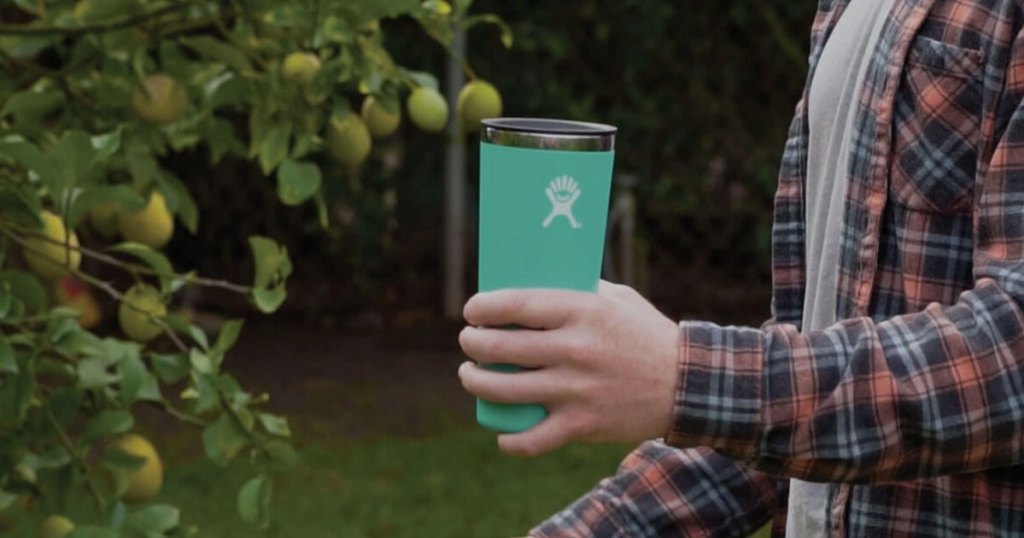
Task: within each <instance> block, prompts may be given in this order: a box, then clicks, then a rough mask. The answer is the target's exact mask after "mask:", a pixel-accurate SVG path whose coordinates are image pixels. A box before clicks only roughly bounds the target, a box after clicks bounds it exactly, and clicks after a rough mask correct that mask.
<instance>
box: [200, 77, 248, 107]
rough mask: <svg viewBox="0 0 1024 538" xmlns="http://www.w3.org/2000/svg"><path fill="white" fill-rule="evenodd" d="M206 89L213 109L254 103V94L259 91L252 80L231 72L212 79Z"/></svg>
mask: <svg viewBox="0 0 1024 538" xmlns="http://www.w3.org/2000/svg"><path fill="white" fill-rule="evenodd" d="M204 90H205V91H206V95H207V97H208V98H209V102H210V108H211V109H212V110H217V109H219V108H223V107H233V106H235V105H250V104H252V103H253V95H254V94H256V93H257V92H256V89H255V88H254V84H253V82H252V81H251V80H249V79H247V78H245V77H240V76H237V75H235V74H234V73H231V72H227V73H224V74H223V75H221V76H219V77H217V78H215V79H213V80H211V81H210V83H209V84H207V85H206V87H205V88H204Z"/></svg>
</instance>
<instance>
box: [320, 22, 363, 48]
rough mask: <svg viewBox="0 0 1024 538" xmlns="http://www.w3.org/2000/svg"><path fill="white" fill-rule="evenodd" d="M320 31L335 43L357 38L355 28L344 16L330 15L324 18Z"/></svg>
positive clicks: (347, 41)
mask: <svg viewBox="0 0 1024 538" xmlns="http://www.w3.org/2000/svg"><path fill="white" fill-rule="evenodd" d="M320 31H321V32H322V33H323V36H324V39H326V40H328V41H333V42H335V43H351V42H352V41H353V39H354V38H355V30H354V29H353V28H352V26H351V25H349V23H348V21H346V20H345V19H344V18H342V17H338V16H335V15H329V16H328V17H326V18H325V19H324V23H323V26H322V27H321V29H320Z"/></svg>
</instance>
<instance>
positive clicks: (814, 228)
mask: <svg viewBox="0 0 1024 538" xmlns="http://www.w3.org/2000/svg"><path fill="white" fill-rule="evenodd" d="M894 1H895V0H851V2H850V4H849V5H848V6H847V7H846V9H845V11H844V12H843V13H842V15H841V16H840V18H839V22H838V23H836V26H835V28H834V29H833V30H832V34H831V35H830V36H829V37H828V40H827V41H826V42H825V48H824V49H823V50H822V53H821V59H820V60H819V62H818V66H817V68H816V70H815V72H814V77H813V79H812V80H811V88H810V92H809V95H808V101H807V107H808V109H807V118H808V124H809V127H810V135H809V139H808V150H807V152H808V153H807V183H806V188H805V191H804V192H805V196H806V206H805V207H806V211H807V213H806V215H805V217H806V236H805V241H806V243H805V252H806V264H807V265H806V270H807V281H806V282H807V290H806V294H805V297H804V310H803V330H804V331H815V330H820V329H824V328H825V327H828V326H829V325H832V324H834V323H835V322H836V321H837V320H836V281H837V279H838V274H839V244H840V241H841V234H842V223H843V208H844V205H845V201H846V188H847V175H848V167H849V158H850V151H851V149H852V148H851V142H852V140H851V139H852V136H853V127H854V121H855V119H856V118H855V114H856V109H857V107H856V103H857V99H858V98H859V97H860V94H861V88H862V87H863V86H864V77H865V75H866V73H867V69H868V65H869V64H870V62H871V58H872V55H873V53H874V51H875V47H876V45H877V44H878V38H879V36H880V35H881V33H882V28H883V26H884V24H885V21H886V19H887V18H888V17H887V15H888V14H889V12H890V11H891V10H892V5H893V3H894ZM828 497H829V485H828V484H815V483H810V482H804V481H802V480H796V479H793V480H791V481H790V492H789V515H788V519H787V527H786V536H787V538H813V537H816V536H826V535H827V534H828V526H827V521H828V519H827V513H826V511H827V503H828Z"/></svg>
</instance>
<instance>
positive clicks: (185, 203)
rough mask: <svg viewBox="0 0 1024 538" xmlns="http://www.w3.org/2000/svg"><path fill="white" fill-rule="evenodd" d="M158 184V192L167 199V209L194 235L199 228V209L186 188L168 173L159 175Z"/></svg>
mask: <svg viewBox="0 0 1024 538" xmlns="http://www.w3.org/2000/svg"><path fill="white" fill-rule="evenodd" d="M158 182H159V184H160V186H161V188H160V191H161V192H162V193H163V194H164V197H165V198H167V208H168V209H170V210H171V211H172V212H173V213H174V214H175V215H177V216H178V218H179V219H181V222H182V224H184V225H185V228H186V229H187V230H188V231H189V232H190V233H192V234H193V235H195V233H196V230H197V229H198V227H199V207H198V206H197V205H196V201H195V199H194V198H193V197H192V193H191V192H189V190H188V187H187V186H186V185H185V184H184V183H182V181H181V180H180V179H178V178H177V177H175V176H174V175H172V174H170V173H164V174H160V175H159V176H158Z"/></svg>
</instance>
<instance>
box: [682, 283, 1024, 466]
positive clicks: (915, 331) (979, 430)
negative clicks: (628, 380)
mask: <svg viewBox="0 0 1024 538" xmlns="http://www.w3.org/2000/svg"><path fill="white" fill-rule="evenodd" d="M681 327H682V330H681V339H680V349H681V351H680V382H679V386H678V391H677V398H676V409H675V418H674V424H673V426H672V428H671V431H670V433H669V435H668V436H667V438H666V440H667V441H668V442H669V443H671V444H673V445H675V446H680V447H687V446H701V445H708V446H713V447H715V448H716V449H719V450H720V451H722V452H723V453H725V454H728V455H730V456H732V457H734V458H738V459H740V460H742V461H746V462H748V463H749V464H750V465H751V466H752V467H754V468H756V469H758V470H761V471H765V472H768V473H771V474H773V475H782V476H792V477H799V478H805V479H810V480H821V481H850V482H868V481H871V482H881V481H893V480H906V479H913V478H927V477H933V476H941V475H946V474H950V473H959V472H970V471H976V470H980V469H986V468H993V467H1001V466H1007V465H1013V464H1018V463H1021V462H1022V461H1024V392H1022V391H1020V390H1012V387H1024V360H1019V358H1020V357H1024V324H1022V322H1021V313H1020V310H1019V308H1018V307H1017V303H1016V301H1014V300H1013V298H1012V297H1011V296H1010V295H1008V294H1007V293H1006V292H1004V291H1003V290H1002V289H1001V288H1000V287H999V286H998V285H996V284H995V283H994V282H993V281H983V282H981V283H979V285H978V286H977V287H976V288H975V289H974V290H972V291H970V292H968V293H965V294H964V295H963V297H962V299H961V300H960V301H959V302H958V303H957V304H956V305H953V306H949V307H945V308H942V307H939V306H938V305H933V306H931V307H929V308H928V309H926V310H925V311H923V312H920V313H917V314H913V315H908V316H902V317H899V318H895V319H892V320H888V321H885V322H881V323H874V322H872V321H871V320H868V319H866V318H861V319H855V320H849V321H846V322H844V323H842V324H839V325H836V326H834V327H832V328H830V329H828V330H826V331H822V332H816V333H809V334H802V333H800V332H798V331H797V330H796V329H795V328H794V327H792V326H785V325H779V326H773V327H769V328H767V329H765V330H756V329H742V328H726V327H717V326H714V325H710V324H701V323H692V324H691V323H684V324H682V326H681Z"/></svg>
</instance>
